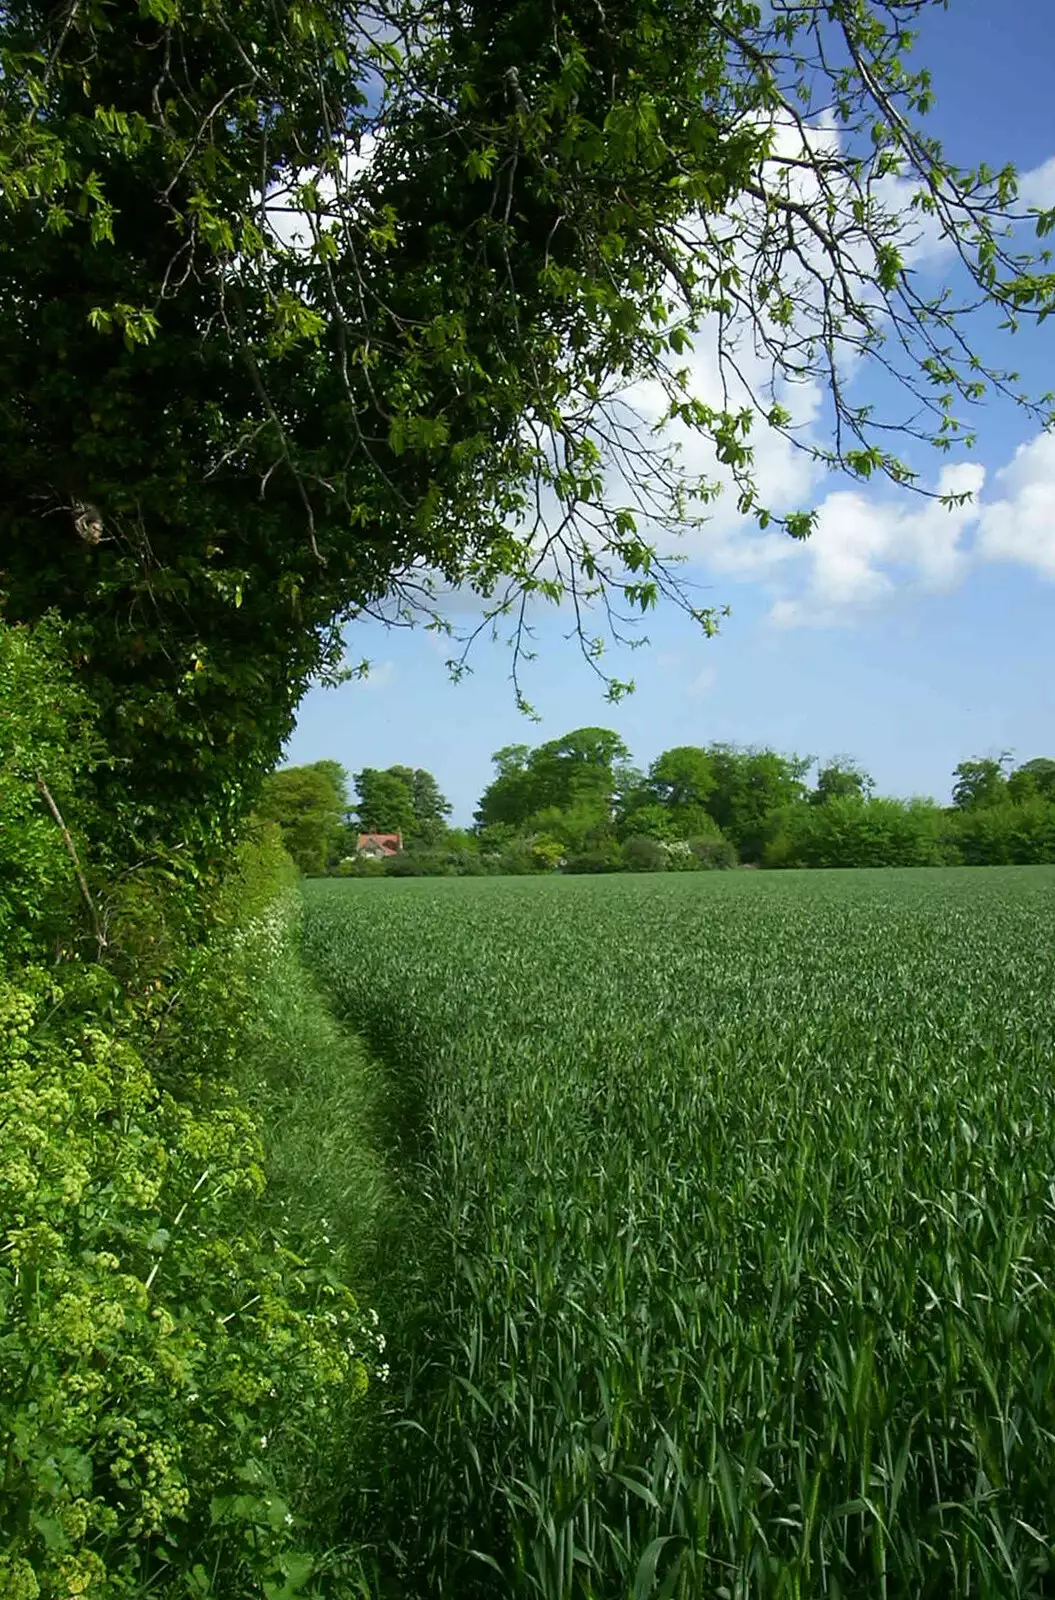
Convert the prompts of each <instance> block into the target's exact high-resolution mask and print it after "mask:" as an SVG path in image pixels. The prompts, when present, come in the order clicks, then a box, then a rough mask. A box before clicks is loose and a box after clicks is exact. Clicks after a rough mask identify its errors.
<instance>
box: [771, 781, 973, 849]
mask: <svg viewBox="0 0 1055 1600" xmlns="http://www.w3.org/2000/svg"><path fill="white" fill-rule="evenodd" d="M774 820H775V824H776V825H775V827H774V829H773V832H772V835H771V837H770V839H769V840H768V841H767V843H766V847H765V853H764V857H763V862H764V865H765V866H767V867H929V866H940V865H942V864H943V862H946V861H949V860H951V859H952V860H954V859H956V857H955V854H954V850H955V847H954V846H950V843H949V841H948V839H947V834H948V820H947V818H946V816H945V814H944V813H943V812H942V810H941V808H940V807H939V806H936V805H934V804H933V803H932V802H929V801H912V800H910V801H904V800H887V799H874V800H866V801H864V802H862V800H861V797H860V795H859V794H843V795H835V796H833V797H832V798H831V799H830V800H828V801H826V802H825V804H824V805H813V806H803V805H792V806H789V807H788V808H787V809H786V810H785V811H784V812H782V813H781V814H780V815H779V817H778V818H776V819H774Z"/></svg>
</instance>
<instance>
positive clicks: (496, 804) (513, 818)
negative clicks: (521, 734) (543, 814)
mask: <svg viewBox="0 0 1055 1600" xmlns="http://www.w3.org/2000/svg"><path fill="white" fill-rule="evenodd" d="M530 757H531V746H530V745H526V744H507V745H504V746H503V747H502V749H501V750H496V751H495V753H494V755H493V756H492V757H491V760H492V761H493V762H494V765H495V776H494V778H493V779H492V780H491V782H490V783H489V784H488V786H487V788H486V789H485V790H484V792H483V795H482V796H481V799H480V804H479V806H478V807H477V810H476V823H477V826H478V827H479V828H481V829H484V828H493V827H501V826H505V827H511V828H516V827H517V826H519V825H520V824H522V823H525V822H526V821H527V819H528V817H530V815H531V813H532V810H537V809H539V808H538V807H534V806H533V805H532V793H531V775H530V773H529V771H528V761H529V759H530Z"/></svg>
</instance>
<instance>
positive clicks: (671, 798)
mask: <svg viewBox="0 0 1055 1600" xmlns="http://www.w3.org/2000/svg"><path fill="white" fill-rule="evenodd" d="M648 782H649V788H650V790H651V791H652V795H653V798H654V799H656V800H658V801H659V802H660V803H661V804H662V805H665V806H669V807H670V808H671V809H672V810H674V811H681V810H685V809H689V808H691V809H694V810H696V811H705V810H706V809H707V800H708V798H709V796H710V795H711V794H712V793H713V792H714V790H715V788H716V787H717V782H718V780H717V778H716V777H715V772H714V766H713V764H712V762H711V758H710V755H709V754H708V752H707V751H706V750H703V749H700V748H699V747H698V746H696V745H688V744H686V745H676V746H675V747H674V748H673V749H672V750H664V752H663V754H662V755H661V756H657V757H656V759H655V761H653V763H652V765H651V767H649V769H648Z"/></svg>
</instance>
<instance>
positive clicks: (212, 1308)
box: [0, 628, 376, 1600]
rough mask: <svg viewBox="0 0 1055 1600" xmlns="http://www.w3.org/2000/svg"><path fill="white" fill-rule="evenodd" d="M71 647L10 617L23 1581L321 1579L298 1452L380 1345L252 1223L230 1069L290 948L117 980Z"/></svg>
mask: <svg viewBox="0 0 1055 1600" xmlns="http://www.w3.org/2000/svg"><path fill="white" fill-rule="evenodd" d="M49 643H53V640H51V639H49V638H48V637H45V638H44V639H40V638H37V637H35V636H34V635H32V634H30V633H28V632H26V631H24V630H13V629H7V628H3V629H0V705H2V706H3V711H2V713H0V794H2V796H3V801H4V819H5V828H4V862H5V866H4V873H5V879H4V898H3V901H2V909H3V920H2V921H0V1104H2V1106H3V1115H2V1117H0V1452H2V1459H3V1463H4V1465H3V1474H2V1478H0V1593H3V1594H4V1595H5V1596H11V1597H19V1600H22V1597H24V1600H33V1597H36V1596H42V1597H47V1600H66V1597H68V1596H74V1595H80V1594H89V1593H90V1594H92V1595H115V1596H116V1595H122V1594H133V1593H140V1592H142V1589H143V1587H144V1586H145V1585H146V1584H147V1583H150V1584H151V1585H152V1586H153V1587H154V1588H155V1590H156V1589H157V1588H159V1587H160V1588H162V1589H164V1587H165V1572H166V1569H167V1571H168V1573H169V1574H170V1576H171V1579H172V1580H173V1582H174V1583H178V1585H179V1587H180V1590H181V1592H184V1593H185V1592H186V1585H187V1584H188V1583H189V1584H190V1588H191V1592H193V1593H197V1594H199V1595H206V1594H214V1593H222V1594H224V1595H225V1596H226V1595H232V1596H233V1595H238V1594H241V1593H249V1592H252V1593H257V1594H258V1593H260V1592H261V1585H262V1586H263V1589H264V1592H265V1593H268V1594H271V1595H275V1596H278V1595H293V1594H296V1593H301V1592H307V1591H309V1590H313V1589H314V1587H315V1581H314V1578H313V1562H312V1558H311V1556H310V1555H309V1554H308V1553H307V1552H306V1551H304V1550H303V1549H302V1548H301V1545H302V1543H303V1532H302V1528H301V1525H300V1522H299V1518H298V1516H297V1511H296V1487H297V1486H296V1485H295V1484H294V1485H291V1486H290V1487H289V1488H288V1489H285V1482H283V1483H280V1482H279V1481H278V1478H279V1476H280V1475H279V1474H277V1473H276V1472H275V1471H274V1470H273V1468H272V1464H271V1463H272V1460H273V1458H274V1456H275V1447H276V1446H278V1445H279V1444H280V1443H281V1441H282V1440H283V1438H284V1437H285V1436H288V1435H289V1434H290V1433H292V1432H294V1431H296V1432H297V1433H298V1435H301V1436H302V1435H304V1434H311V1435H312V1436H313V1437H314V1439H315V1440H316V1442H317V1443H319V1444H321V1443H322V1442H323V1441H324V1440H325V1438H326V1436H327V1432H328V1430H329V1428H330V1426H331V1424H332V1421H333V1418H334V1416H335V1415H336V1414H337V1411H338V1410H339V1409H340V1408H343V1407H345V1406H346V1405H347V1403H348V1402H349V1400H350V1399H354V1398H355V1397H356V1396H357V1395H359V1394H360V1393H361V1392H362V1391H363V1390H364V1389H365V1386H366V1381H367V1371H368V1366H369V1363H370V1358H371V1352H375V1353H376V1338H375V1336H374V1335H373V1333H372V1331H370V1330H369V1328H368V1325H367V1323H366V1321H365V1319H364V1318H363V1316H362V1315H361V1313H360V1311H359V1309H358V1307H357V1306H356V1303H355V1300H354V1299H353V1297H352V1295H351V1294H350V1293H349V1291H348V1290H347V1288H345V1287H344V1286H343V1285H342V1283H341V1282H340V1281H339V1279H338V1278H337V1277H336V1276H335V1275H334V1274H333V1273H331V1272H329V1271H327V1270H326V1269H325V1268H320V1267H317V1266H314V1265H312V1264H311V1263H309V1262H308V1261H306V1260H305V1259H304V1257H303V1256H302V1255H301V1254H299V1253H295V1251H294V1249H293V1245H294V1244H296V1245H297V1246H298V1247H299V1246H301V1245H302V1241H300V1240H293V1239H291V1238H289V1237H285V1236H284V1235H283V1230H282V1229H281V1227H278V1226H276V1225H275V1224H274V1223H273V1221H272V1222H269V1223H268V1225H267V1226H266V1228H265V1227H264V1226H263V1224H261V1225H260V1226H259V1227H256V1228H254V1225H253V1217H254V1211H253V1206H254V1201H255V1200H256V1198H257V1197H258V1196H259V1194H260V1193H261V1190H262V1188H263V1184H264V1176H263V1171H262V1165H261V1163H262V1151H261V1146H260V1141H259V1138H258V1135H257V1132H256V1129H255V1126H254V1124H253V1122H252V1120H251V1118H250V1117H249V1116H248V1114H247V1113H246V1111H245V1110H244V1108H243V1107H242V1106H241V1105H240V1103H239V1100H238V1098H237V1095H236V1093H235V1090H234V1088H233V1087H232V1086H231V1084H230V1082H229V1081H228V1078H227V1075H226V1067H227V1065H228V1063H229V1060H230V1058H231V1057H232V1056H233V1055H235V1054H236V1053H237V1052H238V1050H239V1048H240V1045H241V1043H242V1042H243V1034H240V1032H239V1024H238V1019H239V1017H242V1018H245V1017H246V1016H247V1015H249V1013H250V1009H251V1008H250V1006H249V990H250V985H251V966H252V962H253V960H254V959H263V960H265V961H266V960H268V959H274V955H273V952H270V953H269V951H268V950H267V949H266V948H265V949H264V950H263V954H262V955H260V956H254V949H255V947H254V942H253V936H252V928H250V929H249V930H248V932H247V931H246V930H245V929H244V928H241V929H240V928H238V927H237V926H236V925H235V923H234V912H233V909H232V907H231V905H228V907H227V908H226V909H225V908H223V907H221V908H220V913H219V914H218V925H217V927H216V929H215V930H214V932H213V935H212V937H211V939H210V940H209V941H207V942H202V943H201V944H199V946H198V947H197V949H190V948H189V947H188V949H187V950H186V951H185V954H184V960H183V965H182V971H181V974H180V981H179V984H178V985H177V984H176V983H175V982H173V981H171V979H169V980H166V979H165V978H164V977H163V976H157V975H152V974H146V975H145V976H146V981H145V982H144V983H143V984H140V985H139V986H138V989H139V991H141V992H138V993H137V986H136V985H129V984H127V983H125V984H119V983H118V981H117V979H116V978H115V976H114V973H113V971H112V969H111V967H110V966H109V965H108V964H107V960H106V958H107V957H108V955H109V952H110V949H111V946H112V945H116V944H118V943H119V942H120V939H121V927H120V923H119V922H115V921H114V920H113V919H109V920H107V918H106V915H105V905H106V902H105V898H104V896H103V895H102V894H101V893H100V887H99V885H98V884H97V883H93V882H90V881H89V880H90V878H91V876H92V867H91V863H90V862H89V861H88V859H87V855H86V842H85V839H84V837H83V836H81V837H80V839H79V840H78V839H75V838H74V835H73V833H72V832H71V830H70V823H69V822H68V820H67V817H69V818H72V817H73V815H75V814H76V811H77V808H78V783H79V780H80V779H81V777H82V763H83V762H84V761H85V760H86V759H89V758H90V751H91V739H90V719H88V718H87V717H86V715H85V711H84V705H83V702H82V701H81V699H80V697H79V696H78V695H77V693H76V692H75V691H73V690H72V689H71V688H70V685H69V684H68V682H67V681H66V680H65V679H64V677H63V675H62V673H61V672H60V671H58V670H57V669H56V668H55V666H54V664H53V663H52V662H51V661H50V660H49V658H48V649H47V646H48V644H49ZM79 722H81V723H83V729H82V732H83V737H78V738H73V739H67V741H66V742H65V743H63V741H62V740H61V739H60V738H59V737H58V733H59V730H60V729H61V728H62V726H64V725H65V726H67V727H70V728H72V727H76V726H77V725H78V723H79ZM41 785H43V786H44V787H46V789H47V792H48V795H49V796H50V797H51V801H52V805H53V807H54V811H55V813H57V814H58V815H59V816H60V817H61V818H62V821H61V822H60V821H57V820H56V816H55V815H54V814H52V811H51V808H49V806H48V804H47V802H46V800H45V798H44V795H43V793H42V791H41ZM67 808H68V810H67ZM266 857H267V852H266V850H258V851H257V852H256V856H255V859H254V860H252V861H250V862H249V865H250V867H251V868H252V870H254V871H255V872H256V873H257V875H258V876H259V875H260V874H261V873H264V872H265V871H270V870H271V868H272V866H273V863H271V862H269V861H268V860H267V859H266ZM243 875H244V874H243ZM253 890H254V886H253V885H252V884H249V885H247V886H246V895H247V897H251V894H252V892H253ZM256 892H257V894H258V897H260V898H262V897H263V896H262V895H261V892H260V886H259V885H257V886H256ZM236 898H237V896H236V895H235V893H234V892H233V891H232V890H228V901H229V902H233V901H234V900H235V899H236ZM224 918H226V919H227V920H226V923H225V921H224V920H223V919H224ZM63 920H64V921H65V924H66V927H67V930H68V928H69V925H70V923H71V922H73V923H74V924H76V923H77V922H78V921H80V922H81V923H82V924H83V926H84V930H85V937H84V940H83V947H84V949H85V950H86V952H87V954H88V955H89V956H91V959H87V958H85V957H84V956H82V953H81V949H80V948H78V945H79V943H80V941H78V940H77V939H76V937H74V938H70V937H69V934H68V931H67V933H66V934H65V935H64V941H65V944H64V947H62V948H60V950H59V952H58V953H59V957H60V959H58V960H55V959H54V956H55V952H54V950H53V949H52V948H51V947H50V940H51V938H52V936H53V932H54V929H55V927H56V926H58V925H59V924H60V922H62V921H63ZM93 924H94V926H93ZM104 924H105V927H106V935H105V936H106V938H107V940H108V942H107V944H106V945H105V946H104V948H103V950H102V951H101V952H100V950H99V949H98V947H97V944H96V939H95V932H96V930H97V929H98V928H99V927H100V926H102V925H104ZM265 943H266V941H265ZM100 954H101V955H102V957H103V959H98V957H99V956H100ZM169 956H171V952H169ZM143 975H144V974H141V976H143ZM242 1026H243V1033H244V1027H245V1024H244V1023H243V1025H242ZM202 1037H204V1041H205V1042H204V1044H203V1043H202ZM220 1038H222V1039H224V1040H225V1042H226V1044H225V1049H224V1050H222V1051H217V1050H216V1049H215V1048H214V1047H213V1041H214V1040H216V1039H220ZM196 1040H197V1048H195V1041H196ZM196 1055H197V1056H198V1057H200V1058H201V1062H202V1066H201V1067H200V1069H198V1070H195V1071H194V1072H192V1073H190V1074H188V1073H187V1072H185V1071H184V1072H177V1071H176V1070H175V1066H176V1065H177V1058H179V1059H180V1060H185V1061H190V1062H191V1064H192V1066H193V1064H194V1062H195V1057H196ZM206 1069H207V1070H206ZM257 1215H259V1216H261V1217H262V1216H263V1213H262V1212H258V1213H257ZM284 1489H285V1492H283V1491H284Z"/></svg>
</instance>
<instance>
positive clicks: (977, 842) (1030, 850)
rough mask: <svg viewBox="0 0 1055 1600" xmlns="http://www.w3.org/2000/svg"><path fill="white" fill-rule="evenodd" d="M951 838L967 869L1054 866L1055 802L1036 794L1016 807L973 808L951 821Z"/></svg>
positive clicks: (953, 817)
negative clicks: (1035, 864) (1034, 865)
mask: <svg viewBox="0 0 1055 1600" xmlns="http://www.w3.org/2000/svg"><path fill="white" fill-rule="evenodd" d="M949 834H950V838H951V840H952V843H953V845H954V847H955V849H956V851H957V853H958V856H959V859H960V860H962V861H963V863H964V865H965V866H970V867H1000V866H1014V865H1019V866H1023V865H1029V864H1031V863H1038V864H1043V863H1047V862H1055V802H1052V801H1050V800H1046V799H1044V798H1043V796H1042V795H1041V794H1038V793H1036V792H1033V793H1032V794H1030V795H1029V798H1026V799H1024V800H1022V801H1021V802H1020V803H1019V804H1017V805H1015V804H1012V803H1009V802H1008V801H1006V800H1005V801H1004V802H1003V803H1002V804H993V805H983V806H972V807H969V808H966V809H963V810H961V811H958V812H957V813H956V814H955V815H954V816H952V817H950V819H949Z"/></svg>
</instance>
